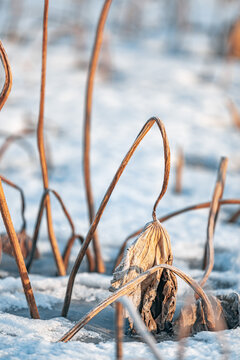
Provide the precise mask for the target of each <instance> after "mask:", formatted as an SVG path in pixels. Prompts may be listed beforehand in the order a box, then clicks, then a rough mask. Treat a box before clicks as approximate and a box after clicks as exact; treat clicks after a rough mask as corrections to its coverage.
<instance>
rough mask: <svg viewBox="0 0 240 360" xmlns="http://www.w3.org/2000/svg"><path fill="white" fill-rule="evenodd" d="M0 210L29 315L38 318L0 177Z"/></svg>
mask: <svg viewBox="0 0 240 360" xmlns="http://www.w3.org/2000/svg"><path fill="white" fill-rule="evenodd" d="M0 210H1V214H2V218H3V221H4V225H5V227H6V231H7V233H8V236H9V239H10V241H11V245H12V248H13V252H14V257H15V260H16V263H17V266H18V270H19V274H20V277H21V281H22V285H23V290H24V293H25V296H26V300H27V303H28V306H29V310H30V314H31V317H32V318H34V319H39V314H38V309H37V305H36V303H35V299H34V295H33V291H32V287H31V284H30V280H29V277H28V273H27V269H26V266H25V263H24V259H23V255H22V252H21V248H20V245H19V242H18V238H17V235H16V232H15V230H14V227H13V224H12V220H11V216H10V213H9V210H8V206H7V202H6V199H5V195H4V192H3V188H2V181H1V179H0Z"/></svg>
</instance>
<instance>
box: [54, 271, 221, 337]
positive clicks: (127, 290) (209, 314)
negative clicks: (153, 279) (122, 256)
mask: <svg viewBox="0 0 240 360" xmlns="http://www.w3.org/2000/svg"><path fill="white" fill-rule="evenodd" d="M161 269H167V270H170V271H171V272H173V273H175V274H176V275H178V276H179V277H180V278H182V279H183V280H184V281H185V282H186V283H187V284H188V285H189V286H190V287H191V288H192V289H193V290H194V291H195V292H196V293H197V294H198V295H199V297H200V298H201V299H202V301H203V304H204V312H205V316H206V320H207V326H208V329H209V330H214V329H215V321H214V313H213V309H212V305H211V303H210V301H209V299H208V297H207V295H206V294H205V292H204V291H203V289H202V288H201V286H200V285H199V284H198V283H197V282H196V281H195V280H193V279H192V278H191V277H190V276H188V275H186V274H185V273H184V272H183V271H181V270H179V269H177V268H176V267H173V266H171V265H167V264H161V265H156V266H154V267H153V268H151V269H148V270H147V271H145V272H144V273H142V274H141V275H139V276H138V277H136V278H135V279H133V280H131V281H130V282H129V283H127V284H126V285H123V286H122V287H121V288H120V289H119V290H117V291H115V292H114V293H113V294H112V295H110V296H109V297H108V298H107V299H105V300H104V301H102V302H101V303H100V304H99V305H98V306H96V307H95V308H94V309H93V310H91V311H90V312H89V313H88V314H87V315H85V316H84V317H83V318H82V319H81V320H80V321H79V322H78V323H77V324H76V325H75V326H74V327H73V328H72V329H70V330H69V331H68V332H67V333H66V334H64V335H63V336H62V337H61V339H59V341H62V342H67V341H69V340H71V339H72V337H73V336H74V335H75V334H76V333H77V332H78V331H79V330H81V329H82V328H83V327H84V326H85V325H86V324H87V323H88V322H89V321H90V320H91V319H92V318H93V317H94V316H96V315H97V314H98V313H99V312H101V311H102V310H104V309H105V308H106V307H107V306H108V305H110V304H112V303H113V302H114V301H116V300H118V299H119V298H120V297H121V296H123V295H129V294H132V293H133V292H134V291H135V289H136V287H137V286H138V285H139V284H141V283H142V282H143V281H145V280H146V279H147V278H148V277H149V276H151V275H152V274H154V273H155V272H157V271H159V270H161Z"/></svg>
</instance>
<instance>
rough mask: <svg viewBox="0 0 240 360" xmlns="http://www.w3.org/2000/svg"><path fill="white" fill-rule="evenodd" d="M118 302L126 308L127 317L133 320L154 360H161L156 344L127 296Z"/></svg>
mask: <svg viewBox="0 0 240 360" xmlns="http://www.w3.org/2000/svg"><path fill="white" fill-rule="evenodd" d="M120 301H121V302H122V303H123V305H124V307H126V308H127V310H128V312H129V315H130V316H131V318H132V319H133V322H134V327H135V329H136V330H137V332H138V333H139V334H140V335H141V337H142V338H143V340H144V342H145V343H146V344H147V345H148V347H149V348H150V350H151V351H152V353H153V355H154V357H155V359H157V360H162V357H161V356H160V354H159V350H158V348H157V342H156V340H155V339H154V337H153V336H152V335H151V333H150V332H149V331H148V329H147V327H146V326H145V324H144V322H143V320H142V318H141V316H140V314H139V312H138V311H137V310H136V308H135V307H134V305H133V303H132V302H131V300H130V299H129V298H128V297H127V296H123V297H122V298H121V299H120Z"/></svg>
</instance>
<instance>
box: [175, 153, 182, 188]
mask: <svg viewBox="0 0 240 360" xmlns="http://www.w3.org/2000/svg"><path fill="white" fill-rule="evenodd" d="M183 166H184V156H183V150H182V149H181V148H180V149H179V151H178V158H177V164H176V184H175V192H176V193H177V194H180V193H181V192H182V173H183Z"/></svg>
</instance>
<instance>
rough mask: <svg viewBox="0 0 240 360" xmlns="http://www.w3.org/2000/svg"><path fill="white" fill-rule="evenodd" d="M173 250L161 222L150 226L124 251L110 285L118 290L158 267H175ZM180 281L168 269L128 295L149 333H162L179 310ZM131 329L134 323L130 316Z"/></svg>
mask: <svg viewBox="0 0 240 360" xmlns="http://www.w3.org/2000/svg"><path fill="white" fill-rule="evenodd" d="M172 260H173V256H172V250H171V243H170V238H169V235H168V233H167V231H166V230H165V229H164V227H163V226H162V225H161V224H160V222H159V221H158V220H154V221H152V222H150V223H148V224H147V225H146V226H145V228H144V230H143V232H142V233H141V234H140V235H139V237H138V238H137V239H136V240H135V241H134V243H133V244H132V245H131V246H130V247H129V248H128V249H127V250H126V251H125V254H124V257H123V259H122V261H121V263H120V264H119V266H118V267H117V268H116V270H115V272H114V274H113V280H112V282H111V284H112V286H111V288H110V290H111V291H115V290H118V289H119V288H121V287H122V286H123V285H125V284H126V283H128V282H129V281H131V280H133V279H134V278H136V277H137V276H138V275H139V274H141V273H143V272H145V271H146V270H148V269H150V268H152V267H153V266H155V265H160V264H168V265H172ZM176 293H177V280H176V277H175V275H174V274H173V273H171V272H170V271H169V270H167V269H160V270H159V271H158V272H156V273H154V274H152V275H151V276H150V277H149V278H147V279H146V280H145V281H143V282H142V283H141V284H139V285H138V286H137V287H136V288H135V290H134V291H133V292H132V293H131V294H130V295H129V296H130V298H131V301H132V302H133V304H134V305H135V307H136V308H137V309H138V310H139V312H140V314H141V316H142V319H143V321H144V323H145V324H146V326H147V328H148V329H149V330H150V331H159V330H163V329H164V328H165V327H166V325H167V322H169V321H171V320H172V317H173V314H174V312H175V307H176V301H175V297H176ZM125 316H126V317H128V319H129V323H130V329H131V330H133V323H132V321H131V319H130V317H129V316H128V314H127V313H126V314H125Z"/></svg>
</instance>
